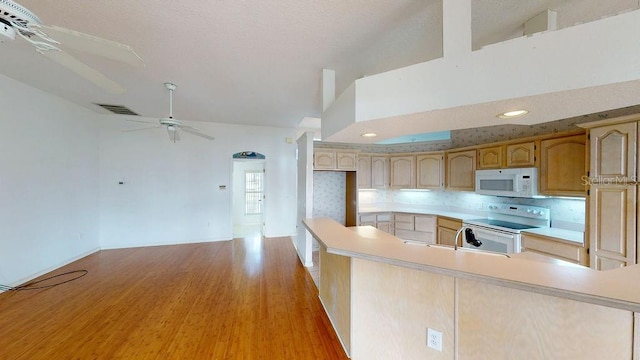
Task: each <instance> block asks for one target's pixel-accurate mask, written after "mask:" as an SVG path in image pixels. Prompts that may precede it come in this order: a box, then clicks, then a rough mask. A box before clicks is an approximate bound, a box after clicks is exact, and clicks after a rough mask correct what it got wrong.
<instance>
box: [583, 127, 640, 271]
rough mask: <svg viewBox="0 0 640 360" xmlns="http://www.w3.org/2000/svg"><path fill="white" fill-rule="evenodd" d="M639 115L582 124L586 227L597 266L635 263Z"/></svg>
mask: <svg viewBox="0 0 640 360" xmlns="http://www.w3.org/2000/svg"><path fill="white" fill-rule="evenodd" d="M638 120H640V116H639V115H631V116H625V117H620V118H614V119H607V120H602V121H597V122H593V123H587V124H580V126H581V127H584V128H587V129H589V135H588V139H589V154H588V155H589V161H588V164H589V171H588V174H589V191H588V193H587V198H588V202H587V204H588V212H587V225H588V226H587V233H588V240H589V249H590V259H589V261H590V264H591V267H593V268H595V269H599V270H608V269H615V268H619V267H623V266H627V265H632V264H637V263H638V251H637V249H638V236H637V226H638V208H637V204H638V179H637V175H638V173H637V171H638V163H637V161H638V156H637V153H638V143H637V139H638V133H637V132H638Z"/></svg>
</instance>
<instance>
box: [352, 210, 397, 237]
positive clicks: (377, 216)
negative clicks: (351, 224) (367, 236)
mask: <svg viewBox="0 0 640 360" xmlns="http://www.w3.org/2000/svg"><path fill="white" fill-rule="evenodd" d="M392 217H393V216H392V215H391V213H389V212H384V213H368V214H360V219H359V220H360V222H359V225H361V226H365V225H369V226H373V227H375V228H378V229H379V230H382V231H384V232H386V233H389V234H393V222H392Z"/></svg>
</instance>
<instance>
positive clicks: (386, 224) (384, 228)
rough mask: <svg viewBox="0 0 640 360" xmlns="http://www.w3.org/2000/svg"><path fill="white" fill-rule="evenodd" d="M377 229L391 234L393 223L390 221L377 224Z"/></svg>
mask: <svg viewBox="0 0 640 360" xmlns="http://www.w3.org/2000/svg"><path fill="white" fill-rule="evenodd" d="M376 227H377V228H378V230H382V231H384V232H386V233H389V234H391V233H392V231H391V222H390V221H382V222H379V223H377V224H376Z"/></svg>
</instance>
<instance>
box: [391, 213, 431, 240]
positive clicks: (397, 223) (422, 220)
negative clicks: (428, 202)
mask: <svg viewBox="0 0 640 360" xmlns="http://www.w3.org/2000/svg"><path fill="white" fill-rule="evenodd" d="M393 219H394V221H393V227H394V231H395V236H396V237H399V238H400V239H402V240H406V241H411V242H418V243H424V244H435V242H436V216H433V215H415V214H405V213H396V214H394V215H393Z"/></svg>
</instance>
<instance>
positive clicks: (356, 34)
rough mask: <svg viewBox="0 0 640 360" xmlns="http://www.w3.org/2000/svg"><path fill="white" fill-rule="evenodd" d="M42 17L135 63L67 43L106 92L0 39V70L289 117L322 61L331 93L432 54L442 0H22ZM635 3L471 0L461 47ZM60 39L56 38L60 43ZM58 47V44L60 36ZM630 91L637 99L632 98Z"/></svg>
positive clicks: (309, 93)
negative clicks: (116, 47)
mask: <svg viewBox="0 0 640 360" xmlns="http://www.w3.org/2000/svg"><path fill="white" fill-rule="evenodd" d="M18 2H19V3H20V4H21V5H23V6H25V7H26V8H28V9H29V10H31V11H32V12H33V13H35V14H36V15H37V16H38V17H39V18H40V19H41V20H42V22H43V23H44V24H46V25H58V26H61V27H65V28H68V29H73V30H76V31H80V32H84V33H88V34H92V35H95V36H99V37H103V38H106V39H110V40H114V41H117V42H119V43H123V44H128V45H130V46H132V47H133V48H134V49H135V51H136V53H137V54H138V55H139V56H140V57H141V58H142V59H143V60H144V62H145V67H143V68H134V67H130V66H128V65H125V64H121V63H118V62H114V61H111V60H107V59H103V58H99V57H96V56H92V55H87V54H84V53H82V52H76V51H73V50H68V51H69V53H70V54H72V55H73V56H74V57H76V58H78V59H80V60H81V61H83V62H85V63H86V64H89V65H90V66H92V67H94V68H95V69H97V70H98V71H100V72H102V73H103V74H105V75H106V76H107V77H108V78H110V79H112V80H114V81H116V82H117V83H119V84H121V85H122V86H124V87H125V88H126V89H127V91H126V92H125V93H123V94H110V93H108V92H105V91H104V90H102V89H100V88H98V87H96V86H95V85H94V84H92V83H90V82H88V81H86V80H85V79H83V78H82V77H79V76H78V75H76V74H75V73H73V72H70V71H68V70H67V69H65V68H63V67H61V66H60V65H58V64H56V63H54V62H52V61H50V60H49V59H47V58H46V57H44V56H41V55H40V54H38V53H36V52H35V51H34V49H33V47H32V46H31V45H30V44H28V43H26V42H25V41H24V40H22V39H19V38H17V39H16V40H14V41H8V40H7V39H5V41H4V42H3V43H2V44H0V52H1V54H2V56H0V73H1V74H4V75H6V76H8V77H11V78H14V79H16V80H18V81H21V82H24V83H26V84H29V85H31V86H34V87H36V88H39V89H41V90H43V91H46V92H49V93H52V94H54V95H57V96H60V97H63V98H66V99H68V100H70V101H72V102H75V103H77V104H80V105H81V106H85V107H87V108H90V109H92V110H95V111H97V112H105V111H104V110H103V109H101V108H99V107H98V106H96V105H94V104H95V103H105V104H116V105H123V106H126V107H128V108H130V109H131V110H133V111H135V112H136V113H138V114H140V115H142V116H146V117H163V116H166V115H167V114H168V111H169V109H168V95H167V90H166V89H165V88H164V86H163V83H164V82H173V83H175V84H177V85H178V88H177V90H176V92H175V94H174V116H175V117H176V118H179V119H184V120H195V121H211V122H220V123H231V124H253V125H266V126H276V127H296V126H298V124H299V123H300V122H301V120H302V119H303V118H305V117H320V116H321V114H322V106H321V87H320V83H321V82H320V80H321V70H322V69H323V68H327V69H333V70H335V71H336V90H337V92H338V93H340V92H341V91H342V90H344V89H345V88H346V87H347V86H348V85H349V84H351V83H352V82H353V81H354V80H356V79H359V78H361V77H363V76H369V75H373V74H377V73H381V72H384V71H388V70H393V69H397V68H400V67H404V66H408V65H412V64H416V63H421V62H425V61H428V60H432V59H436V58H439V57H441V56H442V55H443V50H442V36H443V35H442V24H443V20H442V0H273V1H264V0H244V1H235V0H219V1H207V0H191V1H168V0H161V1H158V0H137V1H130V0H110V1H107V0H95V1H86V0H21V1H18ZM639 7H640V4H639V1H638V0H608V1H602V0H564V1H560V0H536V1H531V0H473V1H472V47H473V48H474V49H479V48H481V47H483V46H486V45H489V44H492V43H497V42H501V41H504V40H508V39H512V38H515V37H519V36H522V31H523V24H524V23H525V22H526V21H527V20H528V19H530V18H531V17H533V16H535V15H537V14H538V13H540V12H541V11H544V10H546V9H553V10H555V11H557V12H558V27H560V28H563V27H569V26H572V25H574V24H575V23H578V22H588V21H592V20H597V19H600V18H602V17H603V16H608V15H613V14H617V13H619V12H622V11H626V10H630V9H638V8H639ZM63 46H64V44H63ZM63 46H62V47H63ZM639 101H640V100H639Z"/></svg>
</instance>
